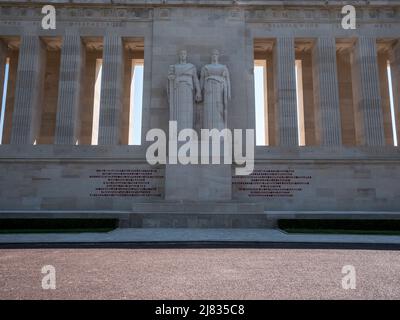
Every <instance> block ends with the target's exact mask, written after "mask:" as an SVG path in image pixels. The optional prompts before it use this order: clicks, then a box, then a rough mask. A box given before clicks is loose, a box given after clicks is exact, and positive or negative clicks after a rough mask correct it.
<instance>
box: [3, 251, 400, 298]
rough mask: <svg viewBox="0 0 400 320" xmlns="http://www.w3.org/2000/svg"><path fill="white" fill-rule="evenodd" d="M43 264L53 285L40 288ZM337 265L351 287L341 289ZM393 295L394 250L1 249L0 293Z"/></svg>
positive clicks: (398, 271) (399, 281)
mask: <svg viewBox="0 0 400 320" xmlns="http://www.w3.org/2000/svg"><path fill="white" fill-rule="evenodd" d="M44 265H52V266H54V267H55V270H56V289H55V290H44V289H42V278H43V277H44V274H42V273H41V269H42V267H43V266H44ZM344 265H353V266H354V267H355V270H356V289H355V290H344V289H343V288H342V277H343V276H344V274H342V273H341V271H342V267H343V266H344ZM26 298H30V299H69V298H72V299H101V298H105V299H342V298H343V299H360V298H364V299H382V298H387V299H396V298H397V299H400V252H399V251H372V250H370V251H367V250H305V249H290V250H289V249H10V250H8V249H3V250H0V299H26Z"/></svg>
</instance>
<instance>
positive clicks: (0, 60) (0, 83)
mask: <svg viewBox="0 0 400 320" xmlns="http://www.w3.org/2000/svg"><path fill="white" fill-rule="evenodd" d="M6 60H7V45H6V44H5V43H4V42H3V41H1V40H0V108H1V102H2V101H3V87H4V72H5V66H6Z"/></svg>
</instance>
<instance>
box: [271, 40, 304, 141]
mask: <svg viewBox="0 0 400 320" xmlns="http://www.w3.org/2000/svg"><path fill="white" fill-rule="evenodd" d="M274 76H275V113H276V120H277V123H278V132H277V133H278V134H277V136H276V140H277V144H278V145H281V146H297V145H298V144H299V141H298V129H297V126H298V125H297V101H296V74H295V54H294V39H293V38H291V37H280V38H277V39H276V44H275V46H274Z"/></svg>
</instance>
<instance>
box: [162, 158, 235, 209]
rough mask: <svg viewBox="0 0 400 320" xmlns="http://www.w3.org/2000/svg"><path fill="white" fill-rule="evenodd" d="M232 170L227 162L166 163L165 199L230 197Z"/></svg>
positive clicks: (194, 199)
mask: <svg viewBox="0 0 400 320" xmlns="http://www.w3.org/2000/svg"><path fill="white" fill-rule="evenodd" d="M231 181H232V172H231V165H228V164H203V165H201V164H199V165H180V164H176V165H174V164H172V165H166V168H165V199H166V200H176V201H184V200H190V201H201V200H203V201H204V200H205V201H222V200H230V199H231V198H232V195H231V193H232V182H231Z"/></svg>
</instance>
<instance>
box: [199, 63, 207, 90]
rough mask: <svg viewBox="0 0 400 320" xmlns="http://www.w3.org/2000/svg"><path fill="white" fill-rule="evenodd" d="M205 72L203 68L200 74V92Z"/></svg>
mask: <svg viewBox="0 0 400 320" xmlns="http://www.w3.org/2000/svg"><path fill="white" fill-rule="evenodd" d="M205 73H206V70H205V68H204V67H203V68H201V72H200V90H204V81H205V77H206V74H205Z"/></svg>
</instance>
